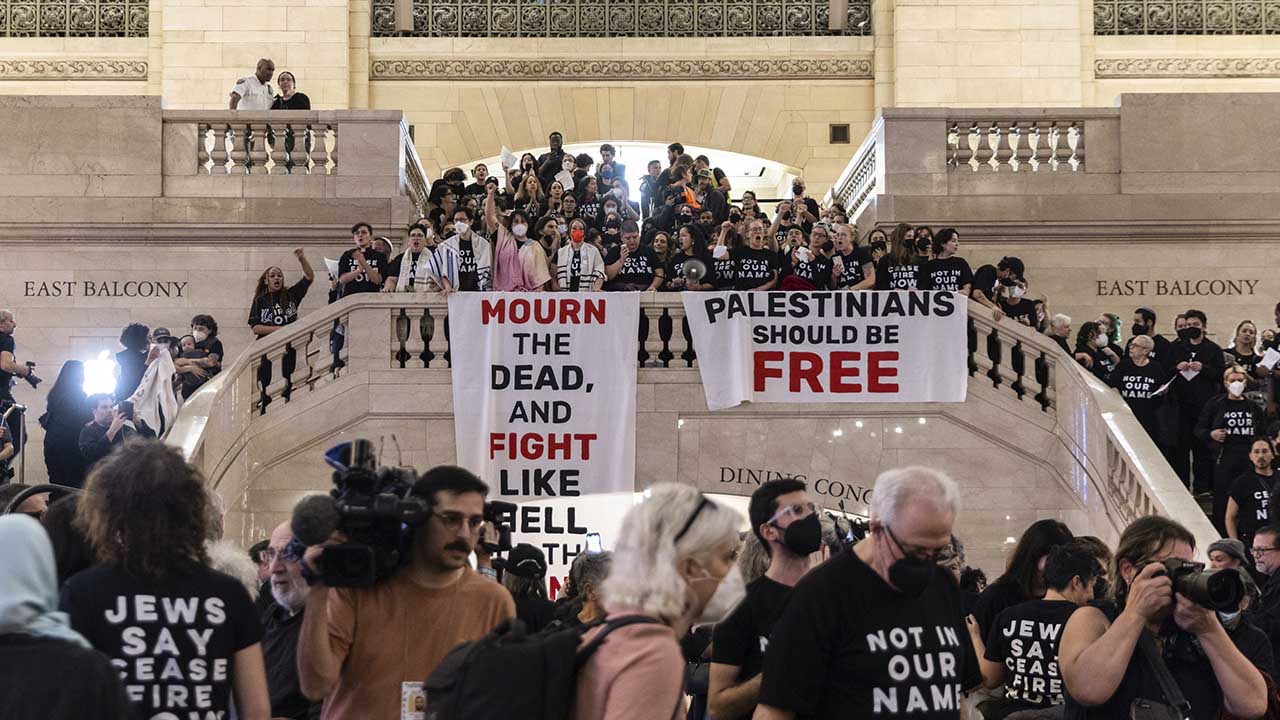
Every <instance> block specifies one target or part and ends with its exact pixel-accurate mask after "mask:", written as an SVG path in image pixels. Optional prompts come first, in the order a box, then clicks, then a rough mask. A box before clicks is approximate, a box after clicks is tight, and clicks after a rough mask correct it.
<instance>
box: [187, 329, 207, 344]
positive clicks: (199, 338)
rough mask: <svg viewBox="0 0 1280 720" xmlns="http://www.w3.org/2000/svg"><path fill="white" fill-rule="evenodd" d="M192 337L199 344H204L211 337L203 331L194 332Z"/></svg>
mask: <svg viewBox="0 0 1280 720" xmlns="http://www.w3.org/2000/svg"><path fill="white" fill-rule="evenodd" d="M191 337H193V338H195V340H196V342H197V343H202V342H204V341H205V340H206V339H208V337H209V335H208V334H207V333H206V332H205V331H203V330H192V331H191Z"/></svg>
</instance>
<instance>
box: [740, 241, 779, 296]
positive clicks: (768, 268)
mask: <svg viewBox="0 0 1280 720" xmlns="http://www.w3.org/2000/svg"><path fill="white" fill-rule="evenodd" d="M729 255H730V256H731V257H732V258H733V279H734V280H733V282H734V285H733V287H734V289H735V290H755V289H756V288H758V287H760V286H761V285H763V284H765V283H767V282H769V281H770V280H772V279H773V278H774V277H775V276H776V275H777V273H778V270H779V268H780V267H781V265H782V263H781V262H779V260H778V256H777V254H775V253H773V252H770V250H769V248H760V249H759V250H753V249H751V248H750V247H747V246H745V245H744V246H742V247H736V248H733V249H731V250H730V251H729Z"/></svg>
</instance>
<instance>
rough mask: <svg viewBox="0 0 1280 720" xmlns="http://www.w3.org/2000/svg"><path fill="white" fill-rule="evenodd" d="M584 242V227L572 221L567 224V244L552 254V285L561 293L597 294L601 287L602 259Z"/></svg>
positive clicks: (602, 276) (585, 230)
mask: <svg viewBox="0 0 1280 720" xmlns="http://www.w3.org/2000/svg"><path fill="white" fill-rule="evenodd" d="M586 239H587V224H586V223H585V222H583V221H582V220H581V219H579V218H575V219H574V220H573V221H572V222H570V223H569V242H568V243H567V244H565V245H562V246H561V247H560V252H559V253H558V254H557V255H556V285H557V286H558V287H559V289H560V290H561V291H563V292H587V291H599V290H600V289H602V288H603V287H604V277H605V273H604V258H603V257H602V256H601V255H600V250H599V249H597V248H596V246H594V245H592V244H590V243H588V242H586Z"/></svg>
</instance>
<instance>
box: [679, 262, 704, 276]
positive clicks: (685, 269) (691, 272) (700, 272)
mask: <svg viewBox="0 0 1280 720" xmlns="http://www.w3.org/2000/svg"><path fill="white" fill-rule="evenodd" d="M680 272H681V273H683V274H684V277H685V279H686V280H692V281H694V282H698V281H700V280H702V278H704V277H706V276H707V264H706V263H704V262H702V261H701V260H699V259H698V258H689V259H688V260H685V261H684V263H683V264H681V265H680Z"/></svg>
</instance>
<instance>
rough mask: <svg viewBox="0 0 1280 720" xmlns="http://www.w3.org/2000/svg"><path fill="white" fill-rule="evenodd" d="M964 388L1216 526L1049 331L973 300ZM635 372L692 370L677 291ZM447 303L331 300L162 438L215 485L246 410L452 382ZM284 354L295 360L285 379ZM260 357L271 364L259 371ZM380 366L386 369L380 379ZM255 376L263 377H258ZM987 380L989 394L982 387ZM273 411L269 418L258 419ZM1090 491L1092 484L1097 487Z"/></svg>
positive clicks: (1107, 487) (660, 298)
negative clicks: (428, 380)
mask: <svg viewBox="0 0 1280 720" xmlns="http://www.w3.org/2000/svg"><path fill="white" fill-rule="evenodd" d="M969 310H970V333H969V352H968V357H969V375H970V384H971V385H970V387H971V391H973V392H978V393H981V394H982V396H983V397H989V398H990V397H993V396H992V395H989V394H988V393H989V392H990V393H994V398H995V399H996V400H998V401H999V402H1000V403H1002V405H1003V404H1004V403H1013V404H1016V405H1018V406H1020V407H1021V409H1017V408H1011V409H1013V410H1014V411H1015V412H1019V413H1021V414H1022V415H1023V416H1024V417H1032V416H1033V414H1034V415H1040V416H1042V417H1044V416H1047V417H1046V420H1048V421H1051V422H1053V424H1054V425H1055V427H1056V428H1057V430H1056V432H1057V434H1058V435H1059V436H1060V439H1061V440H1062V445H1063V446H1064V447H1065V448H1067V451H1068V452H1069V453H1070V454H1071V457H1072V460H1073V461H1074V462H1075V463H1077V464H1078V465H1079V466H1080V467H1083V468H1084V471H1083V472H1081V473H1079V474H1078V476H1077V477H1075V478H1073V482H1074V485H1075V487H1074V488H1073V490H1074V491H1075V492H1076V493H1077V495H1079V496H1080V497H1081V498H1082V499H1085V500H1088V499H1089V498H1090V496H1092V495H1097V496H1098V497H1100V498H1101V499H1102V503H1103V507H1104V509H1105V511H1106V512H1107V513H1108V515H1109V516H1110V517H1111V518H1112V520H1113V522H1114V524H1115V525H1116V526H1117V527H1123V526H1125V525H1126V524H1128V523H1129V522H1131V521H1132V520H1133V519H1135V518H1137V517H1141V516H1143V515H1148V514H1160V515H1166V516H1170V517H1176V518H1178V519H1179V520H1180V521H1182V522H1183V523H1185V524H1186V525H1187V526H1188V527H1189V528H1190V529H1191V531H1192V532H1193V533H1194V534H1195V535H1196V539H1197V543H1198V544H1200V545H1201V546H1202V547H1204V546H1207V544H1208V543H1209V542H1212V541H1213V540H1214V539H1216V537H1217V536H1216V534H1215V533H1214V530H1213V527H1212V526H1211V525H1210V524H1209V522H1208V520H1207V519H1206V518H1205V517H1204V514H1203V513H1202V512H1201V511H1200V509H1199V507H1198V506H1197V505H1196V503H1195V501H1194V500H1193V499H1192V497H1191V496H1190V494H1189V493H1188V492H1187V491H1186V489H1185V488H1184V487H1183V486H1182V484H1181V482H1180V481H1179V480H1178V478H1177V476H1175V475H1174V474H1173V472H1172V470H1171V469H1170V468H1169V466H1168V464H1167V463H1165V461H1164V460H1163V458H1162V456H1161V454H1160V452H1159V450H1158V449H1157V448H1156V446H1155V444H1154V443H1153V442H1152V441H1151V439H1150V438H1148V437H1147V435H1146V432H1145V431H1144V430H1143V429H1142V427H1141V425H1139V424H1138V422H1137V420H1136V419H1135V418H1134V416H1133V414H1132V413H1131V412H1130V411H1129V409H1128V407H1127V406H1126V405H1125V403H1124V401H1123V400H1121V399H1120V397H1119V396H1118V395H1117V394H1116V393H1115V392H1114V391H1113V390H1111V389H1109V388H1107V387H1105V386H1104V385H1103V384H1102V383H1100V382H1098V381H1097V380H1096V379H1094V378H1093V377H1092V375H1090V374H1088V373H1087V372H1085V370H1084V369H1083V368H1081V367H1080V366H1079V365H1078V364H1077V363H1076V362H1075V361H1074V360H1073V359H1072V358H1071V357H1070V356H1068V355H1067V354H1066V353H1065V352H1063V351H1062V349H1061V348H1060V347H1058V345H1057V344H1056V343H1055V342H1054V341H1053V340H1052V339H1051V338H1049V337H1047V336H1045V335H1042V334H1040V333H1037V332H1035V331H1034V330H1031V329H1030V328H1027V327H1025V326H1022V325H1020V324H1017V323H1014V322H1012V321H1010V320H1007V319H1005V320H1001V321H1000V322H993V320H992V314H991V310H990V309H989V308H987V307H985V306H983V305H979V304H977V303H975V302H970V304H969ZM641 317H642V320H641V323H642V328H641V330H642V332H643V335H642V339H641V343H640V349H639V353H638V357H637V362H638V363H639V366H640V367H641V368H645V370H643V372H660V373H663V372H668V371H675V370H677V369H680V368H684V369H686V370H687V369H688V368H695V367H697V364H698V363H697V358H696V357H695V355H694V352H693V344H692V342H691V337H690V334H689V329H688V324H687V323H686V322H685V318H684V305H683V303H682V301H681V297H680V295H679V294H678V293H646V294H645V296H644V297H643V298H642V300H641ZM447 320H448V304H447V303H446V302H445V300H444V299H443V298H442V297H441V296H439V295H427V294H402V293H395V294H363V295H356V296H352V297H349V298H344V299H343V300H341V301H339V302H337V303H334V304H331V305H329V306H327V307H325V308H324V309H323V310H320V311H317V312H314V313H311V314H309V315H307V316H305V317H303V318H302V319H301V320H300V321H299V322H297V323H295V324H293V325H290V326H288V327H285V328H282V329H280V330H278V331H277V332H275V333H273V334H271V335H268V336H267V337H265V338H262V339H259V340H258V341H257V342H256V343H254V344H253V345H252V346H250V347H249V348H247V349H246V350H245V351H244V352H242V353H241V354H240V355H239V356H238V357H237V358H236V359H235V360H234V361H233V362H232V363H230V364H229V365H228V366H227V367H226V368H224V369H223V371H222V372H221V373H220V374H219V375H218V377H217V378H215V379H214V380H213V381H211V382H210V383H208V384H206V385H205V386H204V387H203V388H201V390H200V391H199V392H198V393H196V394H195V395H194V396H192V398H191V399H190V400H189V401H188V404H187V405H186V406H184V408H183V411H182V413H181V414H180V415H179V417H178V421H177V423H175V428H174V431H173V432H172V433H171V434H170V436H169V443H170V444H172V445H176V446H180V447H182V448H183V450H184V452H185V453H186V454H187V456H188V457H189V458H191V460H192V462H193V463H195V464H196V465H197V467H199V468H201V469H202V470H203V471H204V472H205V474H206V476H208V477H210V478H213V479H214V480H215V482H216V481H217V479H218V478H220V477H221V476H222V475H223V474H224V472H225V471H226V469H227V468H228V467H229V466H230V465H231V464H232V463H234V462H235V461H236V456H237V454H238V453H239V451H240V450H241V449H242V448H243V447H244V446H245V444H246V443H248V442H249V441H250V439H251V432H250V431H251V425H252V424H253V422H254V418H255V417H257V416H261V415H269V413H270V411H271V408H272V407H273V406H277V404H279V405H284V404H286V403H288V402H290V401H292V400H293V399H294V398H299V397H301V396H302V395H304V394H306V393H313V392H316V391H317V390H320V389H322V388H324V387H325V386H326V385H329V384H330V383H333V382H335V381H337V380H338V379H339V378H342V377H344V376H350V375H352V374H361V375H364V376H366V377H368V378H372V377H374V376H382V377H384V378H385V377H395V376H394V373H404V372H415V373H423V372H427V373H435V374H437V375H436V377H437V379H438V380H439V382H440V383H442V384H447V383H448V382H450V373H451V372H452V371H451V370H450V366H449V342H448V325H447ZM286 355H292V356H293V357H294V358H295V360H294V362H293V363H292V365H293V367H292V368H291V372H290V374H289V375H288V376H286V375H284V373H283V372H282V370H283V368H284V365H285V359H286ZM264 362H265V363H267V364H268V365H269V367H268V368H267V369H266V370H264V369H263V365H264ZM387 373H392V375H390V376H387V375H386V374H387ZM259 378H262V379H263V380H265V381H266V383H265V386H264V385H263V384H262V383H260V381H259ZM983 386H989V387H990V388H991V390H990V391H987V390H983V389H981V388H982V387H983ZM267 419H268V420H270V418H269V417H268V418H267ZM1098 490H1101V492H1099V491H1098Z"/></svg>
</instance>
